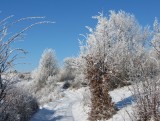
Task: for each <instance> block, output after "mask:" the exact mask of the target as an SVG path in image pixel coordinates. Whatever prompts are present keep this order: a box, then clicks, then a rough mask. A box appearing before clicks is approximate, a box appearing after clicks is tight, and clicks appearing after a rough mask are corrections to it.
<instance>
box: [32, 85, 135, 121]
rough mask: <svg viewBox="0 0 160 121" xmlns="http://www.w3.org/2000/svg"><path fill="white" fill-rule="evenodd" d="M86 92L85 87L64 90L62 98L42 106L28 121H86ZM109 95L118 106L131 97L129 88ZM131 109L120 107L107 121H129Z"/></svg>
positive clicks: (129, 107) (87, 109)
mask: <svg viewBox="0 0 160 121" xmlns="http://www.w3.org/2000/svg"><path fill="white" fill-rule="evenodd" d="M87 90H88V88H87V87H85V88H84V87H83V88H80V89H78V90H65V91H64V92H63V93H64V95H63V98H61V99H57V100H55V101H53V102H49V103H47V104H45V105H43V106H42V107H41V108H40V109H39V111H38V112H37V113H36V114H35V115H34V116H33V117H32V119H31V120H30V121H87V118H88V112H89V110H90V108H89V107H88V105H87V104H85V105H84V103H86V102H85V101H86V100H85V99H84V97H85V93H86V92H87ZM110 95H111V97H112V99H113V101H114V102H115V104H119V103H121V102H122V101H123V100H125V99H127V98H129V97H131V96H132V93H131V92H130V89H129V87H123V88H120V89H115V90H113V91H111V92H110ZM127 101H128V100H127ZM131 104H132V103H131ZM132 107H133V106H132V105H128V106H126V105H125V106H124V107H121V110H119V111H118V112H117V113H116V114H115V115H114V116H113V117H112V118H111V119H109V120H108V121H124V120H126V121H130V117H129V115H128V113H129V114H131V113H132Z"/></svg>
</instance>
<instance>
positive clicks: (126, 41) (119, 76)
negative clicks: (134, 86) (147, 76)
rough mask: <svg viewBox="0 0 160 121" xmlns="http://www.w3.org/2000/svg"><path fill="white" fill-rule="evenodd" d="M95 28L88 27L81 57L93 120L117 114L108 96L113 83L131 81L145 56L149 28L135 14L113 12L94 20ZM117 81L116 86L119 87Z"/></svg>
mask: <svg viewBox="0 0 160 121" xmlns="http://www.w3.org/2000/svg"><path fill="white" fill-rule="evenodd" d="M94 18H96V19H97V20H98V24H97V25H96V28H95V29H92V28H89V27H87V28H88V29H89V31H90V34H88V35H87V36H86V40H85V43H84V44H82V46H81V55H80V56H81V57H83V58H84V61H86V63H87V65H86V66H87V71H86V77H87V79H88V80H89V86H90V90H91V95H92V96H91V102H92V106H91V108H92V109H91V114H90V119H91V120H99V119H108V118H109V117H111V115H112V113H114V112H115V111H114V109H113V106H114V105H113V104H112V103H111V98H110V96H109V94H108V90H109V88H110V86H112V85H111V84H112V81H113V80H116V81H117V82H121V81H123V82H125V81H128V80H130V76H131V72H133V71H131V70H132V66H134V61H136V60H139V59H142V60H144V59H145V57H144V56H143V55H145V54H144V53H145V48H144V43H145V41H146V40H147V38H148V35H149V32H148V28H145V29H142V27H141V26H140V25H139V24H138V22H137V20H136V19H135V17H134V15H132V14H128V13H125V12H124V11H119V12H117V13H116V12H114V11H111V12H110V15H109V17H108V18H107V17H105V16H103V14H102V13H100V15H99V16H96V17H94ZM117 82H116V83H115V84H117Z"/></svg>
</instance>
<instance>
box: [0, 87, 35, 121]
mask: <svg viewBox="0 0 160 121" xmlns="http://www.w3.org/2000/svg"><path fill="white" fill-rule="evenodd" d="M1 105H2V106H1V107H0V120H1V121H28V120H29V119H30V118H31V116H32V115H33V114H34V113H35V112H36V111H37V109H38V103H37V101H36V99H35V98H33V97H32V96H30V95H29V94H28V93H26V92H24V91H23V90H22V89H18V88H15V87H13V88H12V89H9V90H8V91H7V93H6V97H5V98H4V101H2V103H1Z"/></svg>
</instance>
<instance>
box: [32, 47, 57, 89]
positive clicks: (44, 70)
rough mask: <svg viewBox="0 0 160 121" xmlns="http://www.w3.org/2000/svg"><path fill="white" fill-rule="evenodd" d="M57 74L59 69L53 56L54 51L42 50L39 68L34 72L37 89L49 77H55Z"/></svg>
mask: <svg viewBox="0 0 160 121" xmlns="http://www.w3.org/2000/svg"><path fill="white" fill-rule="evenodd" d="M58 72H59V67H58V63H57V59H56V55H55V51H54V50H52V49H46V50H44V52H43V54H42V56H41V59H40V62H39V67H38V69H37V70H36V71H35V74H34V76H35V80H36V81H38V82H37V83H38V84H39V86H40V87H39V88H41V87H43V86H44V85H45V84H46V82H47V80H48V78H49V77H53V76H56V75H57V74H58Z"/></svg>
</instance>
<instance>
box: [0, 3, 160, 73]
mask: <svg viewBox="0 0 160 121" xmlns="http://www.w3.org/2000/svg"><path fill="white" fill-rule="evenodd" d="M159 6H160V1H159V0H0V11H1V13H0V19H2V18H4V17H7V16H9V15H15V17H14V19H18V18H22V17H28V16H46V20H50V21H55V22H56V23H55V24H45V25H38V26H35V27H34V28H32V29H31V30H29V31H27V32H26V35H27V36H25V39H24V41H23V42H16V43H15V44H14V45H15V46H17V47H20V48H24V49H26V50H27V51H28V52H29V53H28V54H27V56H26V57H25V59H24V60H21V62H26V63H27V64H25V65H19V66H17V69H18V70H23V71H30V70H33V69H34V68H36V67H37V66H38V63H39V59H40V57H41V54H42V52H43V50H44V49H46V48H52V49H54V50H55V51H56V56H57V59H58V61H59V62H60V64H62V62H63V59H64V58H65V57H70V56H77V55H78V53H79V41H78V39H81V36H80V35H79V34H85V33H88V31H87V29H86V28H85V26H91V27H94V26H95V25H96V22H97V21H96V20H94V19H92V16H94V15H97V14H98V12H101V11H103V12H104V13H105V14H106V15H108V11H109V10H115V11H118V10H124V11H126V12H129V13H132V14H134V15H135V16H136V18H137V20H138V21H139V23H140V24H141V25H152V23H153V21H154V18H155V17H157V18H159V19H160V7H159ZM24 25H27V24H26V23H24ZM15 27H16V26H15ZM20 27H23V24H21V25H20ZM17 28H19V27H17ZM14 30H15V29H14ZM14 30H13V31H14Z"/></svg>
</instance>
